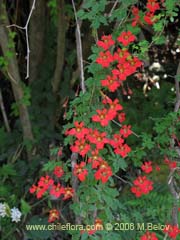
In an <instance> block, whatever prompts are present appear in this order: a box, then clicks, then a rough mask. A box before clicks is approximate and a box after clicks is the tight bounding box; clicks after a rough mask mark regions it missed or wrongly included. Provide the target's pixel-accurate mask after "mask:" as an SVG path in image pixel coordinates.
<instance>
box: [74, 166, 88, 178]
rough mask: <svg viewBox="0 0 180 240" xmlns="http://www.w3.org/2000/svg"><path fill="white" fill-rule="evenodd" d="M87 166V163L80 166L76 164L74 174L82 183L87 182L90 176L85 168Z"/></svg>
mask: <svg viewBox="0 0 180 240" xmlns="http://www.w3.org/2000/svg"><path fill="white" fill-rule="evenodd" d="M85 166H86V163H85V162H81V163H80V164H76V165H75V166H74V170H73V173H74V175H75V176H76V177H77V178H78V179H79V180H80V181H81V182H83V181H85V179H86V176H87V175H88V170H87V169H86V168H85Z"/></svg>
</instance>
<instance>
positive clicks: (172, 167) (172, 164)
mask: <svg viewBox="0 0 180 240" xmlns="http://www.w3.org/2000/svg"><path fill="white" fill-rule="evenodd" d="M164 162H165V163H166V164H167V165H168V166H169V168H170V169H174V168H176V167H177V162H175V161H171V160H169V159H168V158H167V157H165V158H164Z"/></svg>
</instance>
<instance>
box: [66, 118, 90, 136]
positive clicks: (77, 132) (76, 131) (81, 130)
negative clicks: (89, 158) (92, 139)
mask: <svg viewBox="0 0 180 240" xmlns="http://www.w3.org/2000/svg"><path fill="white" fill-rule="evenodd" d="M74 126H75V128H72V129H70V130H69V131H67V132H66V135H73V136H76V138H78V139H80V138H84V136H85V135H86V134H88V129H87V128H85V127H84V122H80V123H79V122H77V121H76V122H74Z"/></svg>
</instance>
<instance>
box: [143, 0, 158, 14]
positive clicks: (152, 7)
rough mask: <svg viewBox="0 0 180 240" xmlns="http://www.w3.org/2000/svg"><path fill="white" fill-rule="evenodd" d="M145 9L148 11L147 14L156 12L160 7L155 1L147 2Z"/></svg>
mask: <svg viewBox="0 0 180 240" xmlns="http://www.w3.org/2000/svg"><path fill="white" fill-rule="evenodd" d="M146 8H147V9H148V10H149V12H151V13H155V11H156V10H159V9H160V6H159V3H158V2H157V0H148V2H147V4H146Z"/></svg>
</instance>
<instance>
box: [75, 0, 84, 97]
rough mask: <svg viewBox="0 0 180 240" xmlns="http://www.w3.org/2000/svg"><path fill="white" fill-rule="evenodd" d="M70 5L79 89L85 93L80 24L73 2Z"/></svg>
mask: <svg viewBox="0 0 180 240" xmlns="http://www.w3.org/2000/svg"><path fill="white" fill-rule="evenodd" d="M72 5H73V10H74V16H75V20H76V46H77V58H78V65H79V68H80V74H81V89H82V92H83V93H85V91H86V88H85V83H84V67H83V55H82V41H81V31H80V26H81V23H82V22H81V21H80V20H78V18H77V12H76V7H75V3H74V0H72Z"/></svg>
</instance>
